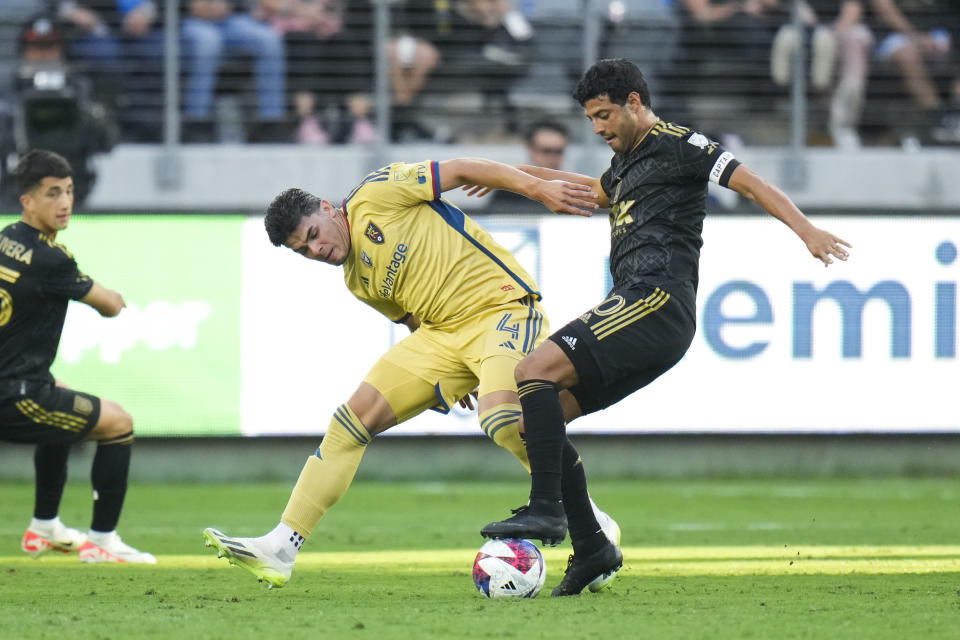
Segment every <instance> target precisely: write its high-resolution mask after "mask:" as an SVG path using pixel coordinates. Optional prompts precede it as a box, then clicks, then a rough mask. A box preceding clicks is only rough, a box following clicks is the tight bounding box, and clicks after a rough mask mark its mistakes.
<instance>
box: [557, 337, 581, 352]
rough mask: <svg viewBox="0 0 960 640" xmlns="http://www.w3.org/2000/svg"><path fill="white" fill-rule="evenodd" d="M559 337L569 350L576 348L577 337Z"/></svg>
mask: <svg viewBox="0 0 960 640" xmlns="http://www.w3.org/2000/svg"><path fill="white" fill-rule="evenodd" d="M560 339H561V340H563V341H564V342H566V343H567V346H568V347H570V350H571V351H573V350H574V349H576V348H577V339H576V338H574V337H573V336H562V337H561V338H560Z"/></svg>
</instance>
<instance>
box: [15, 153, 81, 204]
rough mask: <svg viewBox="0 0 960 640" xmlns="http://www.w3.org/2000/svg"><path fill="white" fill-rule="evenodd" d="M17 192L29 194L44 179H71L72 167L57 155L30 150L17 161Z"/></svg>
mask: <svg viewBox="0 0 960 640" xmlns="http://www.w3.org/2000/svg"><path fill="white" fill-rule="evenodd" d="M16 175H17V192H18V193H19V194H20V195H23V194H25V193H30V192H31V191H33V190H34V189H36V188H37V187H38V186H40V183H41V182H43V179H44V178H72V177H73V167H71V166H70V163H69V162H68V161H67V159H66V158H64V157H63V156H62V155H60V154H59V153H54V152H53V151H47V150H46V149H31V150H30V151H27V152H26V153H25V154H23V155H22V156H20V158H19V159H18V160H17V169H16Z"/></svg>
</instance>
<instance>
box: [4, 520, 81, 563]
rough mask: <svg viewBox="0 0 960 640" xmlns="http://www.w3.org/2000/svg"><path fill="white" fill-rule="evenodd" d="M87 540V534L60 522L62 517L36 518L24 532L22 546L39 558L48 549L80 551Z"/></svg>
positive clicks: (64, 551) (32, 555)
mask: <svg viewBox="0 0 960 640" xmlns="http://www.w3.org/2000/svg"><path fill="white" fill-rule="evenodd" d="M86 541H87V536H86V534H84V533H83V532H82V531H78V530H77V529H71V528H70V527H68V526H66V525H65V524H63V523H62V522H60V518H54V519H53V520H52V521H37V520H34V521H32V522H31V523H30V526H29V527H27V530H26V531H25V532H24V533H23V540H21V541H20V548H21V549H23V550H24V552H26V553H28V554H30V557H31V558H39V557H40V556H42V555H43V554H45V553H47V552H48V551H57V552H59V553H70V552H72V551H78V550H79V549H80V547H82V546H83V544H84V543H85V542H86Z"/></svg>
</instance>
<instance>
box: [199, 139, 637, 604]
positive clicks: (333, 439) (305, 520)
mask: <svg viewBox="0 0 960 640" xmlns="http://www.w3.org/2000/svg"><path fill="white" fill-rule="evenodd" d="M465 185H484V186H487V187H491V188H499V189H507V190H510V191H514V192H517V193H520V194H523V195H525V196H527V197H529V198H532V199H535V200H539V201H540V202H542V203H544V204H545V205H546V206H547V207H548V208H549V209H550V210H552V211H555V212H557V213H568V214H575V215H589V214H590V213H591V212H592V211H593V209H594V208H595V207H596V205H595V203H594V202H593V198H595V197H596V194H594V193H593V192H592V190H591V189H590V187H585V186H582V185H577V184H573V183H570V182H565V181H562V180H553V181H551V180H542V179H540V178H537V177H534V176H531V175H529V174H527V173H525V172H522V171H519V170H517V169H515V168H513V167H510V166H507V165H504V164H501V163H498V162H493V161H489V160H483V159H478V158H459V159H455V160H448V161H444V162H429V161H425V162H417V163H413V164H406V163H394V164H391V165H389V166H386V167H383V168H382V169H379V170H378V171H374V172H373V173H371V174H369V175H368V176H366V177H365V178H364V179H363V181H362V182H361V183H360V184H359V185H358V186H357V187H356V188H354V189H353V191H351V192H350V194H349V195H348V196H347V197H346V198H344V199H343V200H342V201H341V202H340V203H338V204H334V203H333V202H330V201H328V200H323V199H321V198H318V197H316V196H314V195H312V194H310V193H307V192H306V191H303V190H301V189H288V190H286V191H284V192H282V193H281V194H280V195H278V196H277V197H276V198H275V199H274V201H273V202H272V203H271V204H270V206H269V207H268V209H267V215H266V219H265V224H266V229H267V234H268V236H269V238H270V241H271V242H272V243H273V244H274V245H276V246H280V245H285V246H286V247H288V248H290V249H292V250H293V251H295V252H297V253H299V254H300V255H302V256H304V257H305V258H309V259H311V260H319V261H321V262H326V263H328V264H331V265H336V266H341V267H343V276H344V282H345V283H346V285H347V288H348V289H350V291H351V293H353V294H354V295H355V296H356V297H357V298H359V299H360V300H362V301H363V302H365V303H367V304H368V305H370V306H371V307H373V308H374V309H376V310H377V311H379V312H380V313H382V314H383V315H385V316H386V317H388V318H389V319H391V320H393V321H394V322H397V323H402V324H405V325H406V326H407V327H409V328H410V330H411V331H412V333H411V334H410V335H409V336H407V337H406V338H405V339H404V340H402V341H400V342H399V343H397V344H395V345H394V346H393V347H391V348H390V349H389V350H388V351H387V352H386V353H385V354H384V355H383V356H382V357H381V358H380V359H379V360H378V361H377V362H376V364H374V366H373V368H372V369H371V370H370V372H369V373H368V374H367V376H366V377H365V379H364V380H363V382H361V383H360V386H359V387H358V388H357V390H356V391H355V392H354V394H353V395H352V396H351V397H350V399H349V400H348V401H347V402H345V403H343V404H341V405H340V406H339V407H337V409H336V410H335V411H334V412H333V416H332V418H331V420H330V424H329V426H328V427H327V431H326V434H325V436H324V438H323V441H322V442H321V444H320V447H319V448H318V449H317V451H316V454H315V455H311V456H310V457H309V458H308V459H307V462H306V464H305V465H304V467H303V471H302V472H301V474H300V478H299V479H298V481H297V484H296V486H295V487H294V489H293V492H292V494H291V496H290V500H289V502H288V504H287V507H286V509H285V510H284V512H283V515H282V517H281V520H280V523H279V524H278V525H277V527H276V528H275V529H274V530H273V531H271V532H270V533H268V534H266V535H264V536H261V537H258V538H233V537H230V536H227V535H226V534H224V533H222V532H220V531H218V530H216V529H206V530H205V531H204V537H205V539H206V541H207V543H208V545H213V546H215V547H216V548H217V551H218V554H219V555H221V556H226V557H227V558H228V559H229V560H230V562H231V563H233V564H237V565H238V566H241V567H243V568H245V569H247V570H248V571H250V572H251V573H253V574H254V575H255V576H256V577H257V578H258V579H260V580H265V581H267V582H268V583H269V584H270V585H271V586H277V587H279V586H283V585H284V584H285V583H286V582H287V581H288V580H289V578H290V575H291V572H292V570H293V565H294V561H295V558H296V554H297V553H298V551H299V550H300V547H301V545H302V544H303V542H304V540H305V539H306V538H308V537H309V536H310V534H311V532H312V531H313V529H314V527H315V526H316V524H317V522H319V520H320V519H321V518H322V517H323V515H324V514H325V513H326V512H327V510H328V509H329V508H330V507H331V506H332V505H333V504H334V503H336V502H337V500H339V499H340V498H341V497H342V496H343V494H344V493H345V492H346V490H347V488H348V487H349V486H350V483H351V482H352V481H353V476H354V474H355V473H356V470H357V467H358V465H359V464H360V459H361V458H362V456H363V453H364V450H365V448H366V446H367V445H368V444H369V443H370V441H371V440H372V439H373V437H374V436H375V435H377V434H378V433H380V432H382V431H384V430H386V429H389V428H390V427H392V426H394V425H396V424H399V423H401V422H403V421H404V420H407V419H409V418H411V417H413V416H416V415H418V414H419V413H421V412H423V411H425V410H426V409H430V408H436V409H439V410H440V411H444V412H446V411H449V408H450V407H451V406H452V405H453V404H454V403H456V402H458V401H464V402H465V403H467V404H468V405H470V406H471V407H472V402H471V401H470V399H469V394H470V392H471V391H473V390H474V389H476V390H477V404H478V413H479V419H480V424H481V427H482V429H483V431H484V432H485V433H486V434H487V435H488V436H489V437H490V438H491V439H493V440H494V441H495V442H496V443H497V444H498V445H500V446H502V447H504V448H505V449H507V450H509V451H510V452H511V453H513V454H514V456H516V457H517V458H518V459H519V460H520V462H521V463H522V464H523V465H524V466H525V467H526V468H527V469H528V470H529V463H528V460H527V455H526V450H525V447H524V443H523V441H522V439H521V437H520V434H519V429H518V423H519V420H520V415H521V411H520V404H519V400H518V398H517V387H516V383H515V381H514V374H513V370H514V368H515V367H516V365H517V362H519V361H520V360H521V359H522V358H523V357H524V355H526V354H529V353H530V352H531V351H532V350H533V349H534V348H535V347H536V346H537V345H539V344H540V343H541V342H542V341H543V340H544V339H545V338H546V337H547V335H549V333H550V331H549V326H548V322H547V319H546V316H545V314H544V312H543V309H542V307H541V305H540V292H539V290H538V287H537V284H536V282H534V280H533V278H532V277H531V276H530V274H528V273H527V272H526V270H524V268H523V267H522V266H521V265H520V264H519V263H518V262H517V260H516V259H515V258H514V257H513V255H511V254H510V252H508V251H507V250H506V249H504V248H503V247H501V246H500V245H499V244H497V243H496V242H495V241H494V240H493V238H491V237H490V235H489V234H488V233H487V232H486V231H485V230H484V229H483V228H482V227H481V226H480V225H478V224H477V223H476V222H474V221H473V220H471V219H470V218H469V217H468V216H466V215H465V214H464V213H463V212H462V211H460V210H459V209H458V208H457V207H455V206H454V205H452V204H451V203H450V202H448V201H446V200H444V199H443V198H441V193H442V192H443V191H445V190H449V189H456V188H459V187H461V186H465ZM598 511H599V510H598ZM598 519H599V520H601V521H603V522H602V524H606V528H605V529H604V530H605V532H607V533H608V534H609V535H610V537H611V538H612V539H614V542H615V543H619V529H618V528H617V525H616V523H615V522H613V521H612V519H610V518H609V516H606V514H603V513H602V512H599V513H598ZM562 537H563V536H560V539H562ZM560 539H557V540H556V541H555V542H559V541H560Z"/></svg>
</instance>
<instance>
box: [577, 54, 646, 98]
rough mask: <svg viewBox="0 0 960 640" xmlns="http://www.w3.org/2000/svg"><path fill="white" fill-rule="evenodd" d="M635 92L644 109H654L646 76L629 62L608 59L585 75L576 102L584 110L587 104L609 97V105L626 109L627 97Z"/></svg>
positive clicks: (578, 83)
mask: <svg viewBox="0 0 960 640" xmlns="http://www.w3.org/2000/svg"><path fill="white" fill-rule="evenodd" d="M634 91H636V92H637V93H638V94H639V95H640V100H642V101H643V104H644V106H646V107H648V108H651V109H652V108H653V104H652V103H651V102H650V88H649V87H648V86H647V79H646V78H645V77H644V76H643V72H642V71H640V69H639V68H638V67H637V65H635V64H633V63H632V62H631V61H629V60H627V59H626V58H606V59H604V60H598V61H597V62H595V63H593V66H591V67H590V68H589V69H587V70H586V71H584V72H583V75H582V76H581V77H580V81H579V82H577V86H576V87H575V88H574V90H573V98H574V100H576V101H577V102H579V103H580V106H581V107H582V106H583V105H585V104H586V103H587V100H592V99H593V98H598V97H600V96H603V95H605V96H607V98H609V99H610V102H612V103H614V104H619V105H621V106H623V105H624V104H626V103H627V96H629V95H630V94H631V93H633V92H634Z"/></svg>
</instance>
